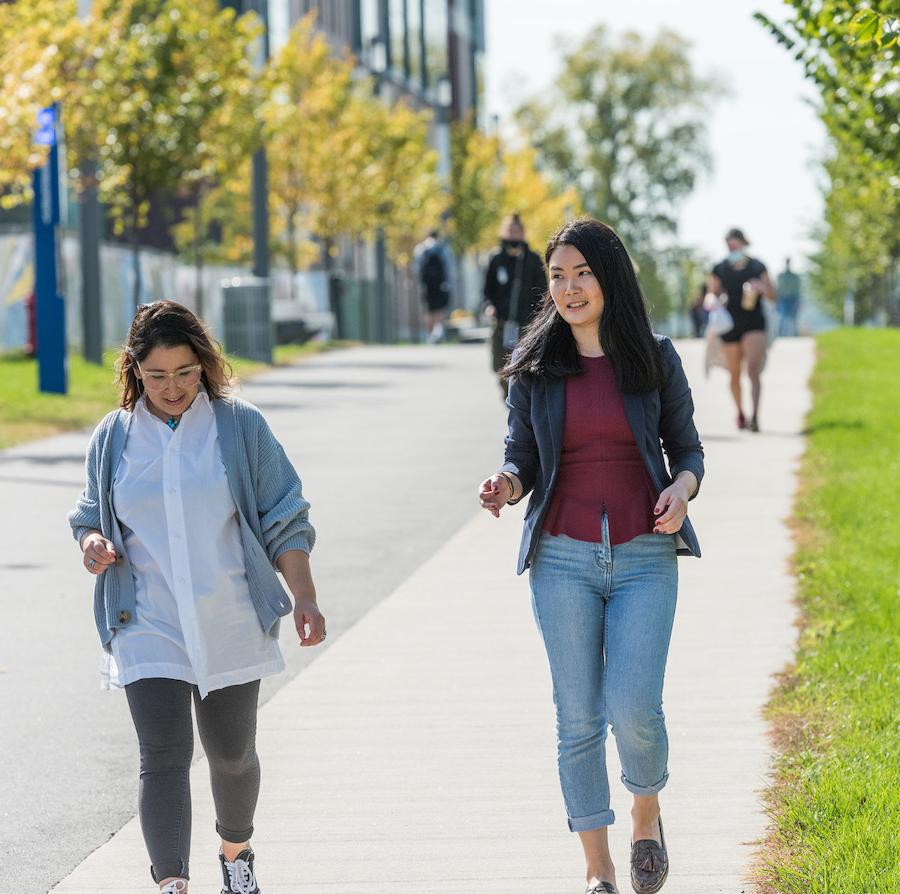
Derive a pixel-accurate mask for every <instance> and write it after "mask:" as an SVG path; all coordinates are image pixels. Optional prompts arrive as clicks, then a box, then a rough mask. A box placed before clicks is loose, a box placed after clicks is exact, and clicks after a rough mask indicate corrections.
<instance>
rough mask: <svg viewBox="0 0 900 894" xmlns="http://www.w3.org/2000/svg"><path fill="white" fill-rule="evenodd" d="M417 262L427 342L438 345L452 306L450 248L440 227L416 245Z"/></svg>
mask: <svg viewBox="0 0 900 894" xmlns="http://www.w3.org/2000/svg"><path fill="white" fill-rule="evenodd" d="M415 263H416V266H417V267H418V271H419V282H420V283H421V285H422V301H423V302H424V304H425V313H426V325H427V327H428V341H429V343H431V344H437V343H438V342H440V341H443V339H444V314H445V312H446V310H447V307H448V306H449V305H450V264H449V263H448V260H447V247H446V245H445V244H444V243H443V242H442V241H441V238H440V234H439V233H438V231H437V230H432V231H431V232H430V233H429V234H428V236H427V238H426V239H425V240H424V242H421V243H420V244H419V245H418V246H417V247H416V253H415Z"/></svg>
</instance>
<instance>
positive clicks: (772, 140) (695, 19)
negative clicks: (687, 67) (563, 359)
mask: <svg viewBox="0 0 900 894" xmlns="http://www.w3.org/2000/svg"><path fill="white" fill-rule="evenodd" d="M485 7H486V10H485V14H486V28H487V54H486V62H487V70H486V78H487V112H488V114H489V115H494V114H496V115H499V116H500V119H501V121H503V120H504V119H505V118H508V117H509V115H510V112H511V110H512V108H514V107H515V105H516V104H517V100H518V99H520V98H522V97H524V96H527V95H529V94H534V93H539V92H542V91H544V90H546V89H547V88H549V87H550V86H551V85H552V83H553V80H554V77H555V75H556V73H557V71H558V70H559V59H560V54H559V51H558V50H557V49H556V42H555V40H554V38H555V37H556V36H557V35H559V36H563V37H564V38H566V40H568V41H571V44H572V45H573V46H574V45H575V44H576V43H577V42H578V40H579V37H580V35H582V34H584V33H586V32H587V31H588V30H589V29H590V28H592V27H593V26H594V25H596V24H604V25H606V26H607V27H608V28H610V29H611V30H612V31H613V32H614V33H622V32H624V31H638V32H640V33H641V34H644V35H647V36H651V35H654V34H655V33H656V32H658V31H659V30H660V29H661V28H670V29H672V30H674V31H676V32H678V33H679V34H681V35H682V36H683V37H685V38H687V39H688V40H689V41H690V42H691V44H692V47H691V59H692V62H693V64H694V68H695V70H696V71H697V73H698V74H700V75H703V76H717V77H719V78H720V79H724V81H725V82H726V83H727V85H728V88H729V93H728V96H727V97H725V98H724V99H720V100H719V101H718V102H717V103H716V104H715V105H714V106H713V109H712V112H711V115H710V118H709V121H708V134H707V138H708V145H709V149H710V151H711V154H712V157H713V165H712V170H711V171H709V172H706V173H704V174H703V175H702V176H701V177H700V179H699V182H698V184H697V186H696V188H695V191H694V193H693V194H692V195H691V196H690V197H689V198H688V199H687V200H686V201H685V203H684V205H683V207H682V211H681V214H680V219H679V237H680V241H681V242H682V243H683V244H688V245H692V246H696V247H697V248H698V249H699V250H700V251H701V252H702V253H703V254H705V255H706V256H707V258H708V259H716V260H718V259H719V258H720V257H722V256H723V255H724V253H725V244H724V239H723V236H724V233H725V231H726V230H728V229H729V228H730V227H734V226H737V227H740V228H741V229H743V230H744V233H745V234H746V236H747V238H748V239H749V240H750V242H751V248H750V253H751V254H752V255H754V256H756V257H759V258H760V259H761V260H762V261H763V262H764V263H765V264H766V265H767V266H768V267H769V269H770V270H772V271H774V272H776V273H777V272H778V271H779V270H781V269H782V267H783V265H784V259H785V257H786V256H791V258H792V265H793V267H794V269H797V270H801V271H802V270H803V269H805V267H806V264H805V256H806V255H807V254H809V253H810V252H811V251H812V250H813V249H814V245H813V243H812V242H811V240H810V238H809V234H810V231H811V230H812V228H813V227H814V226H815V225H816V224H817V223H818V222H819V221H820V220H821V216H822V199H821V192H820V188H819V183H820V180H821V174H820V172H819V171H820V167H819V165H818V163H817V160H818V159H819V158H821V157H822V155H823V154H824V152H825V147H826V135H825V129H824V127H823V126H822V124H821V122H820V121H819V119H818V117H817V116H816V113H815V110H814V109H813V108H812V107H811V106H810V104H809V101H810V100H815V97H816V92H815V88H814V87H813V86H812V85H811V84H810V83H809V82H807V81H806V80H805V79H804V77H803V71H802V68H801V67H800V64H799V63H798V62H796V61H795V60H794V59H793V57H792V56H791V55H790V53H788V52H787V51H786V50H785V49H784V48H783V47H781V46H780V45H779V44H777V43H776V42H775V40H774V38H772V37H771V36H770V35H769V33H768V32H767V31H766V30H765V29H764V28H763V27H762V26H761V25H759V24H757V23H756V22H755V21H754V20H753V18H752V15H753V13H754V12H756V11H760V12H763V13H765V14H766V15H768V16H769V17H770V18H772V19H775V20H776V21H777V20H783V19H784V17H785V15H784V10H785V5H784V3H782V2H781V0H756V2H748V0H683V2H681V3H673V2H671V0H628V2H616V3H612V2H609V0H553V2H552V3H548V2H544V0H533V2H525V0H485Z"/></svg>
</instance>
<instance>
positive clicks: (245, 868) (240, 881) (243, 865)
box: [225, 858, 256, 894]
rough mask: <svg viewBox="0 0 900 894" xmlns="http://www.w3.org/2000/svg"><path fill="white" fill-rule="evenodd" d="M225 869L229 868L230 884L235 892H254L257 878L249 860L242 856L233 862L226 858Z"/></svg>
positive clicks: (238, 893) (244, 893)
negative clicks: (242, 858) (243, 858)
mask: <svg viewBox="0 0 900 894" xmlns="http://www.w3.org/2000/svg"><path fill="white" fill-rule="evenodd" d="M225 869H227V870H228V885H229V887H230V888H231V890H232V891H233V892H234V894H253V892H254V891H255V890H256V879H255V878H254V876H253V870H252V869H251V868H250V864H249V862H247V861H246V860H241V859H240V858H238V859H236V860H235V861H234V862H233V863H232V862H231V861H230V860H226V861H225Z"/></svg>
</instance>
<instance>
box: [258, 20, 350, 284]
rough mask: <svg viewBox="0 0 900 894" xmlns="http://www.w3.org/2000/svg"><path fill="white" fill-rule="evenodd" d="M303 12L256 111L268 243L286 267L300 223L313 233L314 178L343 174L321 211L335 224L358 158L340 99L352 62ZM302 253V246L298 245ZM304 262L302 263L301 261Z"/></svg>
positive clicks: (318, 194)
mask: <svg viewBox="0 0 900 894" xmlns="http://www.w3.org/2000/svg"><path fill="white" fill-rule="evenodd" d="M313 22H314V17H313V15H311V14H310V15H307V16H306V17H305V18H304V19H302V20H301V21H300V22H299V23H298V24H297V25H296V26H295V27H294V28H293V29H292V31H291V34H290V37H289V39H288V41H287V43H286V44H285V45H284V47H282V49H281V51H280V52H279V53H278V55H277V56H276V57H275V58H274V59H272V61H271V62H270V64H269V67H268V69H267V71H266V74H265V78H264V87H265V99H264V101H263V105H262V109H261V117H262V120H263V123H264V128H265V140H266V145H267V148H268V152H269V159H270V161H269V189H270V207H271V212H272V228H271V232H272V234H273V242H274V241H278V242H280V243H281V251H280V252H278V253H279V254H281V255H282V256H283V257H284V258H285V259H286V260H287V263H288V267H289V268H290V271H291V274H292V275H291V290H292V295H293V289H294V279H295V277H294V274H296V273H297V271H298V270H299V269H300V267H301V247H302V246H303V245H305V241H304V240H303V239H302V238H301V237H302V233H303V231H304V230H307V231H308V230H313V231H315V232H316V233H317V234H318V235H324V234H323V233H321V232H320V229H321V227H320V226H319V225H318V224H319V222H320V220H319V219H320V218H321V216H322V214H321V212H319V211H318V209H319V208H320V207H321V206H322V204H323V203H322V196H323V194H325V193H326V192H327V191H328V190H327V187H326V185H325V184H324V183H323V182H322V178H329V177H337V178H338V179H342V178H343V179H344V183H343V189H342V190H341V191H340V192H338V193H336V194H335V195H334V197H333V198H334V203H333V204H331V207H330V209H329V212H330V213H331V214H332V215H334V217H335V218H336V220H337V222H338V226H339V227H340V226H343V225H344V224H345V223H346V221H347V218H348V216H349V214H350V211H351V209H352V206H353V201H352V194H353V192H354V189H351V188H349V184H352V183H354V182H355V181H354V180H353V175H354V173H355V172H356V170H355V169H358V161H357V159H356V157H355V155H354V154H353V151H352V150H353V146H352V145H349V144H348V143H347V140H346V137H347V134H346V129H347V124H348V122H347V120H346V119H347V117H348V105H349V104H350V103H351V102H352V100H353V90H354V84H353V62H352V61H351V60H350V59H347V58H344V59H340V58H337V57H335V56H333V55H332V53H331V49H330V47H329V46H328V43H327V41H326V40H325V39H324V37H323V36H322V35H321V34H320V33H318V32H316V31H315V30H314V28H313ZM303 256H304V259H306V258H308V253H307V252H305V251H304V252H303ZM304 266H305V265H304Z"/></svg>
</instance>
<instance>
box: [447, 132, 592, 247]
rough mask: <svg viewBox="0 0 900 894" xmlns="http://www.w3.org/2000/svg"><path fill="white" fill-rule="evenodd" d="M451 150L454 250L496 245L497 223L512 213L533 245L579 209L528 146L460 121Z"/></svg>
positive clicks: (575, 198)
mask: <svg viewBox="0 0 900 894" xmlns="http://www.w3.org/2000/svg"><path fill="white" fill-rule="evenodd" d="M451 152H452V164H451V190H450V192H451V200H450V211H451V214H450V238H451V241H452V243H453V246H454V249H455V250H456V252H457V253H458V254H461V255H462V254H465V253H466V252H468V251H471V250H473V249H474V250H487V249H490V248H492V247H493V246H494V245H496V242H497V231H498V229H499V226H500V222H501V221H502V219H503V217H504V216H505V215H506V214H509V213H511V212H513V211H515V212H518V214H519V215H520V216H521V218H522V222H523V224H524V225H525V230H526V233H527V234H528V237H529V238H530V239H531V241H532V242H533V243H534V244H536V245H540V244H541V243H543V242H546V240H547V239H549V237H550V236H551V235H552V234H553V232H554V231H555V230H557V229H558V228H559V227H560V226H561V225H562V224H563V223H564V222H565V221H566V220H567V219H570V218H572V217H574V216H575V215H576V214H578V213H579V211H580V200H579V196H578V193H577V191H576V190H575V189H574V188H573V187H569V188H568V189H565V190H561V189H559V188H557V187H556V186H555V184H554V183H553V182H552V181H551V180H550V179H549V178H548V177H547V176H546V175H545V174H544V173H543V172H542V171H541V170H540V168H539V166H538V155H537V152H536V151H535V150H534V149H533V148H532V147H530V146H527V145H526V146H521V147H519V148H511V147H510V146H508V145H507V144H505V143H504V141H503V140H502V139H501V138H500V137H499V136H498V135H488V134H485V133H483V132H482V131H480V130H478V129H477V128H475V127H473V126H472V125H471V124H470V123H468V122H461V123H458V124H456V125H455V126H454V129H453V132H452V139H451Z"/></svg>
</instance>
